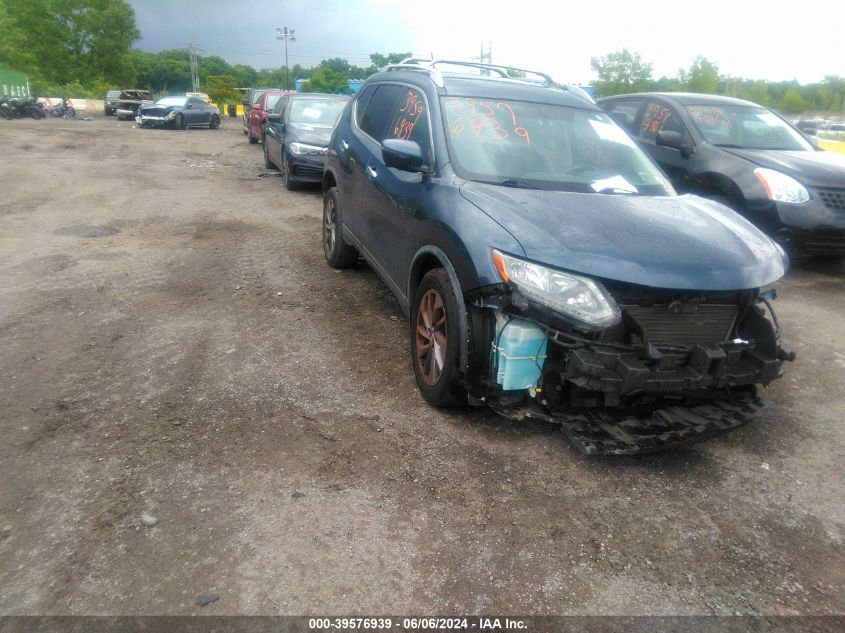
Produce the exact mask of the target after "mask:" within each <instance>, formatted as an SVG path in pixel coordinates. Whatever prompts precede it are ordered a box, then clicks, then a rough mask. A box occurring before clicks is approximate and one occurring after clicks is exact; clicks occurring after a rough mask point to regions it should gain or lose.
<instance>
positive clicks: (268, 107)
mask: <svg viewBox="0 0 845 633" xmlns="http://www.w3.org/2000/svg"><path fill="white" fill-rule="evenodd" d="M282 94H284V93H283V92H282V91H281V90H268V91H267V92H265V93H264V94H263V95H261V97H259V99H258V101H256V102H255V104H254V105H253V106H252V108H250V110H249V123H248V126H249V127H248V128H247V133H246V135H247V138H248V139H249V142H250V143H257V142H258V141H259V140H260V141H261V142H262V143H263V142H264V122H265V121H266V120H267V115H268V114H270V112H272V111H273V107H274V106H275V105H276V102H277V101H278V100H279V98H280V97H281V96H282Z"/></svg>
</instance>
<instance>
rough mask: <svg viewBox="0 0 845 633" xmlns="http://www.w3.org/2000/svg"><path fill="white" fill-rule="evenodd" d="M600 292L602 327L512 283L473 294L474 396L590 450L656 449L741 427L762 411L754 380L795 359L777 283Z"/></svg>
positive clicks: (607, 286) (470, 372) (614, 285)
mask: <svg viewBox="0 0 845 633" xmlns="http://www.w3.org/2000/svg"><path fill="white" fill-rule="evenodd" d="M603 290H605V291H606V292H607V293H608V294H609V295H610V297H612V300H611V301H612V302H615V304H616V306H618V311H617V312H618V314H617V315H616V317H615V318H614V319H613V322H612V323H610V324H609V325H607V326H606V327H603V328H601V327H585V324H584V323H582V322H579V321H577V320H574V319H572V318H570V317H569V316H568V315H564V314H562V313H561V312H559V311H556V310H553V309H550V308H549V307H547V306H544V305H542V304H540V303H538V302H537V301H535V300H533V299H532V297H530V296H527V295H526V294H525V293H523V292H521V291H520V288H519V287H517V286H515V285H513V284H501V285H497V286H490V287H487V288H484V289H481V290H479V291H476V292H473V293H470V294H469V295H468V296H467V298H466V299H467V306H468V312H469V316H470V332H471V334H472V336H473V343H474V344H473V346H472V347H473V348H474V349H476V350H485V352H486V353H482V352H478V353H476V354H475V357H474V358H471V359H470V361H469V366H468V368H467V374H466V376H467V390H468V393H469V394H470V396H471V400H474V401H475V402H476V403H482V402H483V403H485V404H489V405H490V406H491V407H492V408H493V409H495V410H496V411H497V412H499V413H500V414H502V415H505V416H508V417H512V418H516V419H524V418H526V417H534V418H540V419H546V420H549V421H553V422H559V423H560V424H561V425H562V428H563V430H564V432H565V433H566V434H567V435H568V436H569V437H570V439H571V440H573V442H574V443H575V444H576V446H577V447H578V448H579V449H580V450H582V451H583V452H585V453H614V454H623V453H636V452H643V451H652V450H659V449H661V448H668V447H670V446H674V445H677V444H682V443H690V442H693V441H698V440H703V439H707V438H710V437H713V436H714V435H718V434H721V433H724V432H727V431H729V430H731V429H734V428H737V427H739V426H742V425H744V424H746V423H747V422H749V421H750V420H751V419H753V418H754V417H756V416H757V415H759V414H760V413H762V412H763V411H765V410H766V409H767V408H768V403H767V402H766V401H765V400H763V399H762V398H759V397H758V396H757V386H758V385H761V384H762V385H767V384H769V383H770V382H771V381H773V380H776V379H777V378H779V377H780V376H781V375H782V364H783V362H784V361H791V360H793V359H794V358H795V355H794V353H793V352H791V351H789V350H788V349H786V348H784V347H783V346H782V345H781V344H780V342H779V338H780V330H779V326H778V322H777V317H776V316H775V313H774V311H773V309H772V305H771V302H772V300H774V299H775V297H776V295H775V292H774V290H769V291H767V292H760V291H758V290H756V289H755V290H740V291H707V292H697V291H689V290H683V291H676V290H667V289H657V288H647V287H641V286H635V285H631V284H623V283H618V282H604V287H603ZM491 340H492V341H493V344H492V346H491V345H490V344H485V343H484V342H485V341H491Z"/></svg>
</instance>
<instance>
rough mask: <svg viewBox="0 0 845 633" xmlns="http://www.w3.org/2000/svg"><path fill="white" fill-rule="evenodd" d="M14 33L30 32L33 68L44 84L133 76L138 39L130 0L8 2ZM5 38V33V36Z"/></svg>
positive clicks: (28, 47) (5, 3) (28, 44)
mask: <svg viewBox="0 0 845 633" xmlns="http://www.w3.org/2000/svg"><path fill="white" fill-rule="evenodd" d="M3 7H4V10H5V14H6V17H7V19H10V20H11V22H13V23H14V25H15V26H16V28H14V29H13V30H12V32H13V33H15V32H18V33H20V32H23V33H25V34H26V43H25V46H24V47H23V48H24V49H26V50H28V51H30V52H31V55H32V57H33V58H34V63H33V64H32V66H31V67H30V68H29V69H27V70H31V72H32V74H33V75H34V76H35V78H36V79H37V80H42V81H43V82H44V83H45V84H46V83H51V84H67V83H71V82H74V81H79V82H82V83H83V84H89V83H91V82H93V81H95V80H96V79H98V78H100V77H102V78H105V79H106V80H108V81H126V80H129V79H131V78H132V77H131V75H132V65H131V63H130V58H131V55H130V48H131V46H132V43H133V42H134V41H135V40H136V39H138V37H139V32H138V29H137V27H136V25H135V12H134V11H133V10H132V7H131V6H130V5H129V3H128V2H126V0H3ZM3 36H4V38H5V37H6V34H5V33H4V34H3Z"/></svg>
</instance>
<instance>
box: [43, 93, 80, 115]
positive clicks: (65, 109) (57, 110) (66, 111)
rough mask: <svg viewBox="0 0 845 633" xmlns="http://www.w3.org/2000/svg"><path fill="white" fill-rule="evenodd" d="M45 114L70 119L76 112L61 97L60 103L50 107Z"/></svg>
mask: <svg viewBox="0 0 845 633" xmlns="http://www.w3.org/2000/svg"><path fill="white" fill-rule="evenodd" d="M47 112H48V113H49V114H51V115H53V116H56V117H61V118H63V119H72V118H74V117H75V116H76V110H75V109H74V107H73V106H72V105H70V102H69V101H68V100H67V99H65V98H64V97H62V102H61V103H57V104H56V105H54V106H51V107H50V108H48V109H47Z"/></svg>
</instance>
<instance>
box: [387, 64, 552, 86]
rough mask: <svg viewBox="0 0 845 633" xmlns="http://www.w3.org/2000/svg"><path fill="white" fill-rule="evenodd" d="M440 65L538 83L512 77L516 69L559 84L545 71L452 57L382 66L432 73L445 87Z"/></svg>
mask: <svg viewBox="0 0 845 633" xmlns="http://www.w3.org/2000/svg"><path fill="white" fill-rule="evenodd" d="M438 65H448V66H466V67H468V68H474V69H477V70H487V71H491V72H494V73H496V74H497V75H499V77H501V78H502V79H512V80H515V81H528V82H531V83H536V81H531V80H530V79H525V78H522V77H511V75H510V74H509V73H508V71H509V70H515V71H518V72H521V73H525V74H531V75H537V76H538V77H540V79H541V80H542V83H543V84H544V85H546V86H549V87H557V86H558V84H557V83H555V80H554V79H552V78H551V76H549V75H547V74H546V73H544V72H540V71H539V70H528V69H527V68H515V67H513V66H500V65H498V64H482V63H479V62H464V61H457V60H451V59H420V58H418V57H408V58H407V59H403V60H402V61H401V62H399V63H398V64H390V65H388V66H385V67H384V68H382V70H383V71H391V70H416V71H420V72H427V73H429V74H430V75H432V79H433V80H434V82H435V83H436V84H437V85H438V86H440V87H441V88H442V87H443V74H442V73H441V72H440V71H439V70H438V69H437V68H436V67H437V66H438Z"/></svg>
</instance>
